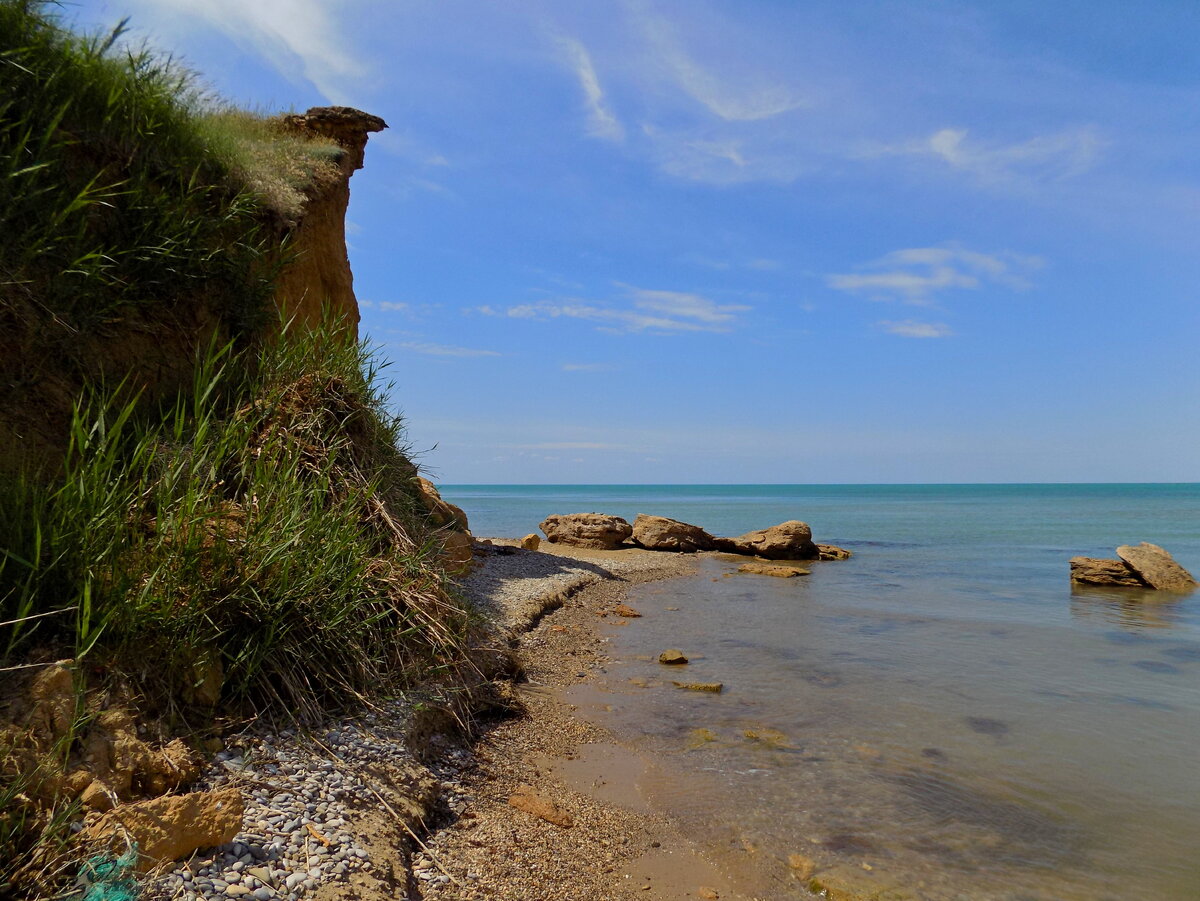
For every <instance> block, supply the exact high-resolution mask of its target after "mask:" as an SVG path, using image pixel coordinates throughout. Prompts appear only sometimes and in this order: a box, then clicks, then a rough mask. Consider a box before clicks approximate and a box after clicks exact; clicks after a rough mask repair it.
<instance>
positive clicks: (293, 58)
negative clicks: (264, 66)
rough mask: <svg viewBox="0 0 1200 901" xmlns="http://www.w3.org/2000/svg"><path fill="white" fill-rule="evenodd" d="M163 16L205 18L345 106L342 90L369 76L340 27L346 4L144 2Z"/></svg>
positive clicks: (316, 0) (311, 0)
mask: <svg viewBox="0 0 1200 901" xmlns="http://www.w3.org/2000/svg"><path fill="white" fill-rule="evenodd" d="M140 5H141V6H142V7H143V8H145V9H147V10H149V11H150V13H151V14H152V15H155V16H158V17H163V18H166V17H170V18H171V19H174V20H176V21H178V20H180V19H183V20H188V19H192V20H195V19H203V20H205V21H206V22H208V24H209V25H211V26H212V27H213V28H216V29H217V30H218V31H222V32H224V33H225V34H227V35H229V36H230V37H231V38H233V39H234V40H235V41H237V42H238V43H240V44H242V45H243V46H249V47H250V48H252V49H253V50H255V51H257V52H258V53H260V54H261V55H262V56H264V57H266V58H267V59H268V60H269V61H270V63H271V64H272V65H273V66H274V67H275V68H276V69H278V70H279V71H280V72H281V73H283V74H284V75H287V76H291V75H292V74H293V73H294V72H295V71H296V69H297V63H298V64H299V69H300V71H301V72H303V74H304V77H305V78H307V79H308V80H309V81H311V82H312V83H313V85H315V86H316V88H317V89H318V90H319V91H320V92H321V93H322V94H324V95H325V97H327V98H328V99H329V100H331V101H334V102H344V101H345V100H346V99H347V98H346V96H345V93H344V91H343V90H342V86H343V85H345V84H347V83H349V82H350V81H351V80H353V79H357V78H361V77H362V76H363V75H364V74H366V67H365V66H364V65H363V63H362V61H361V60H360V59H359V58H358V57H357V56H356V54H355V52H354V51H353V49H352V48H350V47H348V46H347V45H346V41H345V39H344V37H343V36H342V34H341V29H340V28H339V27H338V20H339V19H340V18H341V16H342V15H343V14H344V9H343V5H342V4H341V3H337V2H333V0H254V2H246V0H204V2H203V3H196V2H194V0H140Z"/></svg>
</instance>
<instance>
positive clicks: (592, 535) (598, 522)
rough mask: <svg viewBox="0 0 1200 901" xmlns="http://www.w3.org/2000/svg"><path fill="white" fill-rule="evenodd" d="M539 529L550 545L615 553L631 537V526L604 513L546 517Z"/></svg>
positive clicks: (616, 517) (618, 518) (617, 517)
mask: <svg viewBox="0 0 1200 901" xmlns="http://www.w3.org/2000/svg"><path fill="white" fill-rule="evenodd" d="M539 528H540V529H541V530H542V531H543V532H544V533H545V535H546V540H547V541H549V542H550V543H551V544H569V545H571V546H572V547H585V548H595V549H598V550H610V551H611V550H615V549H616V548H618V547H620V546H621V544H622V543H623V542H624V541H625V539H626V538H628V537H629V536H630V535H632V534H633V526H631V525H630V524H629V523H628V522H626V521H625V520H623V519H621V517H619V516H608V515H607V514H604V513H568V514H565V515H557V514H556V515H554V516H547V517H546V518H545V519H544V520H543V521H542V523H541V524H540V526H539Z"/></svg>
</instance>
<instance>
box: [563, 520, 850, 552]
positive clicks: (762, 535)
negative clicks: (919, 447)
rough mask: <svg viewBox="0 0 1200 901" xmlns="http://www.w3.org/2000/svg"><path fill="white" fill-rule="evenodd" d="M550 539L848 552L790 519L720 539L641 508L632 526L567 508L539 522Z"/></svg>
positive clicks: (605, 546)
mask: <svg viewBox="0 0 1200 901" xmlns="http://www.w3.org/2000/svg"><path fill="white" fill-rule="evenodd" d="M541 529H542V531H543V532H545V533H546V538H547V540H549V541H550V542H552V543H554V544H568V545H573V546H575V547H585V548H595V549H598V550H616V549H617V548H619V547H621V546H622V545H625V544H627V543H628V542H629V540H632V544H633V545H635V546H637V547H641V548H645V549H646V550H650V551H673V552H675V553H685V554H689V553H695V552H696V551H712V550H717V551H724V552H726V553H729V554H741V555H745V556H752V557H763V558H765V559H768V560H845V559H846V558H848V557H849V556H850V552H849V551H848V550H846V549H844V548H840V547H836V546H834V545H832V544H815V543H814V542H813V540H812V529H810V528H809V526H808V523H804V522H800V521H799V520H795V519H793V520H789V521H788V522H783V523H780V524H779V525H777V526H771V527H770V528H769V529H758V530H756V531H754V532H747V533H746V534H745V535H739V536H738V537H736V538H718V537H716V536H714V535H710V534H709V533H708V532H706V531H705V530H704V529H702V528H701V527H700V526H694V525H691V524H690V523H686V522H680V521H679V520H677V519H669V518H667V517H665V516H650V515H648V514H646V513H639V514H638V515H637V519H635V520H634V523H633V525H632V526H631V525H630V524H629V523H628V522H627V521H626V520H624V519H622V518H621V517H619V516H609V515H607V514H603V513H571V514H566V515H555V516H549V517H547V518H546V519H545V521H543V522H542V524H541Z"/></svg>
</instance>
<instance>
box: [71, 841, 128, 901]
mask: <svg viewBox="0 0 1200 901" xmlns="http://www.w3.org/2000/svg"><path fill="white" fill-rule="evenodd" d="M137 859H138V853H137V845H134V846H133V847H131V848H130V849H129V850H128V851H127V852H125V853H124V854H122V855H121V856H120V857H113V856H111V855H107V854H101V855H99V856H97V857H93V858H92V859H91V860H89V861H88V862H87V863H85V864H84V865H83V867H82V868H81V869H80V872H79V880H78V882H77V885H79V887H80V888H82V889H84V893H83V897H82V898H81V899H80V901H136V899H137V897H138V894H139V888H138V883H137V877H136V876H134V867H135V866H136V865H137Z"/></svg>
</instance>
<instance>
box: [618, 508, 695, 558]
mask: <svg viewBox="0 0 1200 901" xmlns="http://www.w3.org/2000/svg"><path fill="white" fill-rule="evenodd" d="M633 540H634V541H635V542H636V543H637V544H639V545H641V546H642V547H644V548H646V549H647V550H650V551H676V552H681V553H685V554H690V553H694V552H696V551H707V550H710V549H711V548H712V547H713V537H712V536H711V535H709V534H708V532H706V531H704V530H703V529H702V528H700V527H699V526H693V525H690V524H688V523H686V522H680V521H679V520H677V519H668V518H667V517H665V516H649V515H647V514H645V513H639V514H638V516H637V519H635V520H634V521H633Z"/></svg>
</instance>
